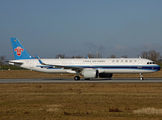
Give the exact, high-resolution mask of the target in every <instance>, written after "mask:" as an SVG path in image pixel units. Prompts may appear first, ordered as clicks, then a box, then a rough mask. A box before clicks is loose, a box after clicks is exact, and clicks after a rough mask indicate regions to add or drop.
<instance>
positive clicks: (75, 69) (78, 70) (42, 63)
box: [36, 55, 83, 72]
mask: <svg viewBox="0 0 162 120" xmlns="http://www.w3.org/2000/svg"><path fill="white" fill-rule="evenodd" d="M36 57H37V59H38V61H39V63H40V64H41V65H49V66H55V68H64V69H71V70H74V71H77V72H81V71H82V70H83V68H82V67H75V66H72V67H71V66H64V65H53V64H46V63H44V62H42V60H41V59H40V58H39V56H37V55H36Z"/></svg>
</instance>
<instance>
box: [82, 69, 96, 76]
mask: <svg viewBox="0 0 162 120" xmlns="http://www.w3.org/2000/svg"><path fill="white" fill-rule="evenodd" d="M98 74H99V72H98V70H94V69H93V70H84V71H83V76H84V78H97V77H98Z"/></svg>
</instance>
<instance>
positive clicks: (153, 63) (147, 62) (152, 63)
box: [147, 62, 155, 64]
mask: <svg viewBox="0 0 162 120" xmlns="http://www.w3.org/2000/svg"><path fill="white" fill-rule="evenodd" d="M147 64H155V63H154V62H147Z"/></svg>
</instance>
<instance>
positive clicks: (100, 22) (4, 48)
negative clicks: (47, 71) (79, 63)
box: [0, 0, 162, 59]
mask: <svg viewBox="0 0 162 120" xmlns="http://www.w3.org/2000/svg"><path fill="white" fill-rule="evenodd" d="M161 5H162V0H0V55H5V56H6V57H7V59H14V55H13V51H12V48H11V42H10V38H11V37H17V38H18V39H19V40H20V41H21V43H22V44H23V46H24V47H25V48H26V50H27V51H28V52H29V53H30V54H31V55H32V56H34V57H35V55H39V56H40V57H41V58H49V57H51V58H54V57H55V56H56V55H57V54H65V55H66V56H73V55H74V56H77V55H82V56H84V57H86V56H87V54H88V53H89V52H91V53H93V54H95V53H96V52H99V53H101V54H102V56H103V57H109V56H110V55H111V54H114V55H116V56H117V57H121V56H122V55H128V57H137V55H139V54H140V53H141V51H149V50H156V51H158V52H162V7H161Z"/></svg>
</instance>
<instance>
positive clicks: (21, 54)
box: [11, 38, 34, 60]
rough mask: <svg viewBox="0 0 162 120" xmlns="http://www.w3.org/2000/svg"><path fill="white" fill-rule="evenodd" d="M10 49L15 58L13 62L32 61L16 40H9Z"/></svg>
mask: <svg viewBox="0 0 162 120" xmlns="http://www.w3.org/2000/svg"><path fill="white" fill-rule="evenodd" d="M11 43H12V48H13V52H14V56H15V60H20V59H34V58H33V57H32V56H31V55H30V54H29V53H28V52H27V51H26V50H25V48H24V47H23V46H22V44H21V43H20V42H19V40H18V39H17V38H11Z"/></svg>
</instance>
